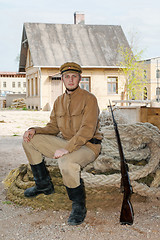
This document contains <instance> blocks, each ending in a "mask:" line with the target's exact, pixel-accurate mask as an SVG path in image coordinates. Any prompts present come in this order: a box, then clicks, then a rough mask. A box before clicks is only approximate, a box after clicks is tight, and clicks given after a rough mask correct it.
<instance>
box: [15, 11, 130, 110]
mask: <svg viewBox="0 0 160 240" xmlns="http://www.w3.org/2000/svg"><path fill="white" fill-rule="evenodd" d="M84 18H85V16H84V14H82V13H77V12H76V13H75V14H74V24H46V23H24V26H23V33H22V41H21V53H20V62H19V71H20V72H23V71H26V88H27V96H26V97H27V99H26V104H27V107H28V108H29V109H38V110H40V109H42V110H50V109H51V108H52V106H53V103H54V101H55V99H56V98H57V96H59V95H60V94H62V93H63V92H64V90H65V89H64V86H63V84H62V81H61V76H60V74H59V67H60V66H61V65H62V64H63V63H64V62H67V61H74V62H76V63H78V64H80V65H81V66H82V69H83V73H82V81H81V87H82V88H85V89H87V90H88V91H90V92H92V93H93V94H94V95H96V97H97V99H98V103H99V107H100V110H103V109H105V108H106V107H107V105H108V99H110V100H112V99H115V98H116V99H121V91H122V86H121V85H122V82H123V80H124V77H123V75H122V73H120V71H119V63H120V62H121V61H122V56H121V55H120V53H119V51H118V49H119V47H120V46H124V47H129V45H128V42H127V39H126V37H125V35H124V32H123V30H122V28H121V26H117V25H86V24H85V19H84Z"/></svg>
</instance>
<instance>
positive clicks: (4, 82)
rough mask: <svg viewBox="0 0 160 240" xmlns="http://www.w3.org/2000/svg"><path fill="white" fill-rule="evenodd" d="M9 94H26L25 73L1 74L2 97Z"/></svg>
mask: <svg viewBox="0 0 160 240" xmlns="http://www.w3.org/2000/svg"><path fill="white" fill-rule="evenodd" d="M8 93H19V94H20V93H23V94H24V93H26V73H25V72H18V73H17V72H0V96H3V97H5V96H6V95H7V94H8Z"/></svg>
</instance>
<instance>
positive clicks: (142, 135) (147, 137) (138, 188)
mask: <svg viewBox="0 0 160 240" xmlns="http://www.w3.org/2000/svg"><path fill="white" fill-rule="evenodd" d="M102 132H103V134H104V140H103V143H102V154H101V155H100V156H99V157H98V158H97V160H96V161H95V162H94V163H93V164H91V168H95V169H96V170H101V172H102V173H103V172H105V171H106V170H107V169H109V168H113V169H120V161H117V160H115V158H118V155H119V153H118V147H117V144H116V139H115V136H114V129H113V127H112V126H104V127H103V128H102ZM119 132H120V136H121V139H122V140H123V143H124V146H125V147H126V148H127V150H129V151H126V152H125V151H124V153H125V157H126V156H127V157H126V158H128V159H132V158H133V159H135V158H136V159H137V160H140V159H148V158H149V160H148V164H146V165H145V166H135V165H132V164H128V166H129V169H130V172H129V177H130V180H131V184H132V187H133V191H134V192H136V193H138V194H140V195H143V196H153V195H154V196H156V197H160V188H158V187H159V184H160V181H159V180H160V171H158V170H159V169H158V167H159V162H160V147H159V146H160V133H159V130H158V129H157V128H156V127H154V126H153V125H152V124H149V123H145V124H142V123H138V124H133V125H121V126H119ZM131 140H132V143H131ZM126 143H127V144H126ZM108 155H109V156H108ZM113 156H114V158H113ZM88 169H89V167H86V169H84V171H83V172H82V178H83V179H84V181H85V184H86V185H87V186H89V187H99V186H116V187H120V182H121V174H120V173H119V174H117V173H115V174H111V175H104V174H99V175H98V174H92V173H88V172H85V171H86V170H88ZM157 169H158V170H157ZM153 172H156V175H155V178H154V180H153V182H152V184H151V186H150V187H148V186H147V185H146V184H141V183H138V182H136V181H135V180H138V179H141V178H144V177H146V176H148V175H149V174H150V173H153Z"/></svg>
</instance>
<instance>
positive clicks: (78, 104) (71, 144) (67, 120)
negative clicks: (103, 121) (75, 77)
mask: <svg viewBox="0 0 160 240" xmlns="http://www.w3.org/2000/svg"><path fill="white" fill-rule="evenodd" d="M35 130H36V134H52V135H57V134H58V133H59V132H61V133H62V135H63V138H64V139H66V140H68V142H67V145H66V147H65V149H67V150H68V151H69V152H70V153H71V152H73V151H76V150H78V149H79V148H80V147H82V146H83V145H86V146H87V147H89V148H90V149H91V150H93V151H94V153H95V154H96V157H97V156H98V155H99V153H100V150H101V145H100V144H92V143H90V142H88V141H89V140H90V139H91V138H97V139H100V140H101V139H102V133H100V131H99V107H98V103H97V99H96V97H95V96H94V95H93V94H91V93H89V92H88V91H86V90H84V89H81V88H80V87H78V88H77V89H76V90H75V91H74V92H72V93H71V94H67V93H64V94H63V95H61V96H59V97H58V98H57V99H56V101H55V103H54V106H53V110H52V112H51V115H50V122H49V123H47V125H46V126H45V127H35Z"/></svg>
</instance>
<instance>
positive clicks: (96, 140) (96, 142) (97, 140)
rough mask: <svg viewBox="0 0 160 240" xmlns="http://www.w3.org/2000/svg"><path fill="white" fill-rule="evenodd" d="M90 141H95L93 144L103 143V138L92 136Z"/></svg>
mask: <svg viewBox="0 0 160 240" xmlns="http://www.w3.org/2000/svg"><path fill="white" fill-rule="evenodd" d="M88 142H90V143H93V144H101V142H102V140H100V139H97V138H91V139H90V140H89V141H88Z"/></svg>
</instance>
